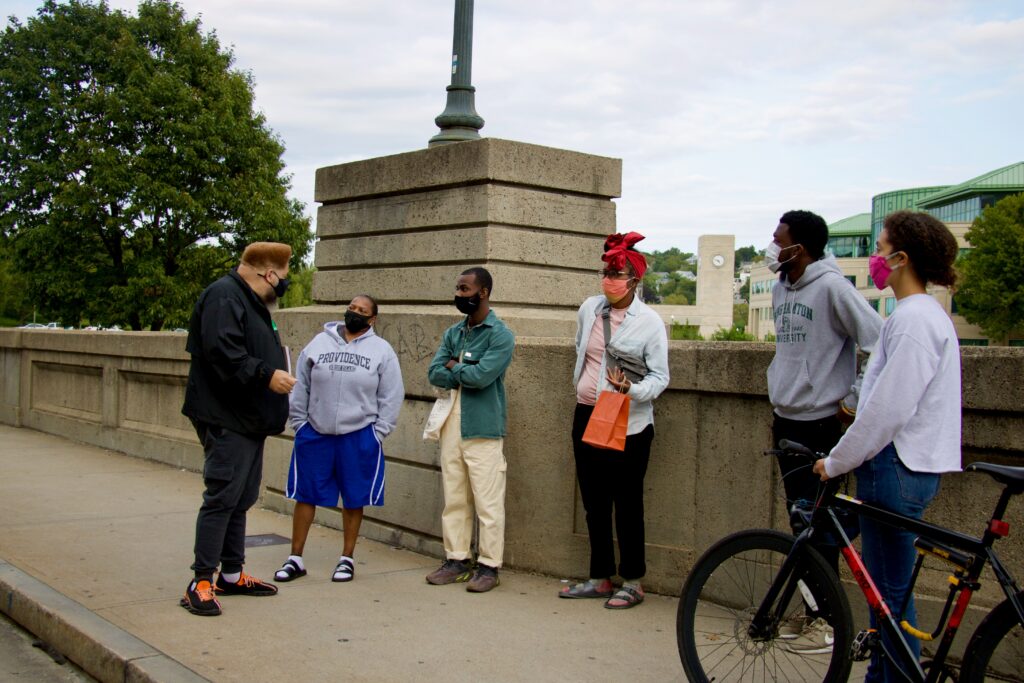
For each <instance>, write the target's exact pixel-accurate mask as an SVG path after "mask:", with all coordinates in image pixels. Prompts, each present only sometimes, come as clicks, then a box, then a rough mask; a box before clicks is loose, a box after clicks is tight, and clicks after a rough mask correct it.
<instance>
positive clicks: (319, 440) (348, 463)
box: [284, 422, 384, 510]
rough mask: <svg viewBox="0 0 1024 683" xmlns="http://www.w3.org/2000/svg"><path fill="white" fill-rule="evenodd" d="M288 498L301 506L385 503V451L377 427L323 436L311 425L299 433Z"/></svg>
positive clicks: (359, 506) (371, 426)
mask: <svg viewBox="0 0 1024 683" xmlns="http://www.w3.org/2000/svg"><path fill="white" fill-rule="evenodd" d="M284 493H285V495H286V496H287V497H288V498H291V499H292V500H295V501H298V502H300V503H309V504H311V505H319V506H321V507H334V506H336V505H337V504H338V496H339V495H340V496H341V500H342V507H345V508H347V509H350V510H351V509H354V508H361V507H365V506H367V505H383V504H384V449H383V448H382V447H381V444H380V440H379V439H378V438H377V432H375V431H374V429H373V425H372V424H370V425H366V426H365V427H363V428H362V429H360V430H359V431H357V432H351V433H350V434H321V433H319V432H318V431H316V430H315V429H313V426H312V425H310V424H309V423H308V422H307V423H306V424H304V425H302V427H300V428H299V431H298V432H296V433H295V446H294V447H293V448H292V462H291V466H290V467H289V468H288V483H287V485H286V486H285V491H284Z"/></svg>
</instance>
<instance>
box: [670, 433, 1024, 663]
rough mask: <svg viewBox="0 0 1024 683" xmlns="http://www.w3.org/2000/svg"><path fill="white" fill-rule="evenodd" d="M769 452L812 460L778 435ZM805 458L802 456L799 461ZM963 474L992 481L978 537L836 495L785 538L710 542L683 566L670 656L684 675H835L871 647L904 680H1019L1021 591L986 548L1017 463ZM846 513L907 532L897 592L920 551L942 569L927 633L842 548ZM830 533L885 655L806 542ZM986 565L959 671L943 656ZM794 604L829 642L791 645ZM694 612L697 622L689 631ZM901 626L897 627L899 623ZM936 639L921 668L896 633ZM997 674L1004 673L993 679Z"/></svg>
mask: <svg viewBox="0 0 1024 683" xmlns="http://www.w3.org/2000/svg"><path fill="white" fill-rule="evenodd" d="M779 446H780V447H781V449H782V450H780V451H774V450H773V451H766V454H773V455H778V454H781V453H786V454H796V455H802V456H806V457H809V458H814V459H816V458H819V457H824V455H822V454H815V453H813V452H811V451H810V450H809V449H807V448H805V447H804V446H802V445H800V444H797V443H793V442H787V441H782V442H780V444H779ZM811 462H813V461H811ZM965 471H967V472H983V473H985V474H988V475H989V476H991V477H992V478H993V479H995V480H996V481H997V482H998V483H1000V484H1003V485H1004V488H1003V491H1002V494H1001V495H1000V497H999V500H998V502H997V503H996V507H995V510H994V511H993V513H992V517H991V518H990V520H989V523H988V526H987V527H986V529H985V532H984V534H983V535H982V536H981V537H980V538H975V537H972V536H969V535H966V534H962V533H960V532H957V531H953V530H951V529H947V528H943V527H940V526H937V525H935V524H931V523H928V522H925V521H922V520H917V519H913V518H910V517H905V516H903V515H900V514H897V513H893V512H890V511H887V510H883V509H881V508H877V507H874V506H871V505H868V504H865V503H863V502H861V501H859V500H857V499H856V498H853V497H850V496H848V495H845V494H841V493H837V494H836V495H835V496H834V497H833V498H832V499H831V500H828V501H823V500H822V499H821V498H819V500H817V501H816V502H815V503H814V507H813V510H812V511H811V514H810V522H809V525H808V526H807V528H805V529H804V530H803V531H802V532H801V533H800V534H799V535H798V536H796V537H795V538H794V537H793V536H792V535H790V534H786V533H782V532H779V531H774V530H770V529H753V530H748V531H741V532H738V533H734V534H731V535H729V536H727V537H725V538H723V539H722V540H720V541H719V542H718V543H716V544H715V545H713V546H712V547H711V548H709V549H708V550H707V552H705V553H704V554H703V555H702V556H701V558H700V559H699V560H697V563H696V564H695V565H694V567H693V569H692V570H691V572H690V574H689V576H688V577H687V579H686V582H685V583H684V584H683V590H682V594H681V597H680V600H679V607H678V611H677V615H676V640H677V644H678V647H679V657H680V660H681V661H682V664H683V669H684V670H685V672H686V675H687V677H688V678H689V680H690V681H694V682H698V683H703V682H704V681H734V680H735V681H761V680H764V681H769V680H780V681H797V680H804V681H818V680H821V681H845V680H847V678H848V677H849V674H850V669H851V667H852V664H853V662H854V661H863V660H866V659H868V658H870V656H871V654H872V652H876V651H877V652H881V653H882V654H883V656H887V657H890V658H891V659H892V661H893V662H894V663H896V664H897V665H898V666H899V668H900V669H901V670H902V672H903V674H904V676H905V677H906V680H908V681H913V682H922V683H924V682H927V683H932V682H933V681H942V680H946V679H947V678H952V679H953V680H959V681H966V682H967V683H975V682H977V681H984V680H1022V678H1021V676H1022V673H1021V669H1022V668H1024V592H1021V590H1020V588H1018V586H1017V584H1016V582H1015V581H1014V579H1013V577H1012V576H1011V575H1010V573H1009V572H1008V571H1007V569H1006V567H1005V566H1004V565H1003V564H1002V562H1000V560H999V557H998V555H996V552H995V550H994V549H993V548H992V545H993V543H994V542H995V540H996V539H998V538H1001V537H1005V536H1006V535H1007V534H1008V533H1009V524H1008V523H1007V522H1005V521H1003V519H1002V518H1003V515H1004V514H1005V512H1006V507H1007V504H1008V503H1009V501H1010V499H1011V498H1012V497H1013V496H1015V495H1018V494H1020V493H1022V492H1024V467H1009V466H1003V465H993V464H989V463H981V462H978V463H973V464H971V465H968V466H967V467H966V468H965ZM850 514H853V515H854V516H857V517H858V518H859V517H867V518H870V519H874V520H877V521H879V522H883V523H886V524H889V525H891V526H895V527H898V528H900V529H906V530H908V531H910V532H912V533H915V534H918V538H917V540H916V541H915V544H914V545H915V548H916V549H917V551H918V557H917V561H916V565H915V568H914V572H913V575H912V578H911V584H910V590H909V591H908V595H909V594H910V593H912V592H913V589H914V585H915V584H916V582H917V579H918V576H919V573H920V570H921V566H922V562H923V560H924V558H925V557H926V556H930V557H936V558H939V559H940V560H941V561H943V562H944V563H946V564H949V565H951V567H952V575H951V576H950V588H949V595H948V596H947V598H946V602H945V606H944V608H943V610H942V614H941V616H940V617H939V624H938V627H936V629H935V630H934V631H932V632H925V631H920V630H918V629H917V628H914V627H913V626H911V625H910V624H909V623H907V622H906V621H905V620H903V619H902V618H901V617H902V614H903V610H904V609H905V608H906V604H904V605H902V606H900V607H899V611H893V609H892V608H891V606H889V605H887V604H886V603H885V601H884V600H883V599H882V596H881V594H880V593H879V591H878V589H877V588H876V587H875V584H874V581H873V580H872V579H871V576H870V574H869V573H868V571H867V569H866V568H865V566H864V563H863V562H862V561H861V558H860V555H859V554H858V553H857V551H856V550H855V549H854V547H853V545H852V544H851V541H850V538H849V535H848V533H847V531H846V529H845V528H844V525H843V523H842V520H841V517H843V516H844V515H846V516H848V515H850ZM825 534H831V538H832V539H834V540H835V541H836V542H837V544H838V545H839V547H840V551H841V553H842V555H843V558H844V559H845V561H846V563H847V565H848V566H849V567H850V570H851V571H852V573H853V576H854V579H855V580H856V583H857V584H858V586H859V587H860V589H861V591H862V592H863V593H864V596H865V598H866V600H867V603H868V606H869V608H870V609H871V610H872V611H873V612H874V614H875V616H876V618H877V623H878V624H879V630H880V631H884V632H885V634H886V635H887V636H888V637H889V639H890V642H891V643H894V644H895V651H894V652H889V651H887V649H886V648H885V647H884V646H883V644H882V637H881V633H880V632H879V631H875V630H872V629H868V630H864V631H860V632H859V633H857V634H856V635H855V634H854V633H853V619H852V616H851V612H850V604H849V601H848V599H847V596H846V592H845V591H844V590H843V588H842V586H841V585H840V582H839V578H838V577H837V576H836V574H835V571H834V570H833V569H832V568H831V567H830V566H829V565H828V563H826V562H825V560H824V559H822V557H821V555H820V554H819V553H818V552H817V551H816V550H815V549H814V548H813V547H812V546H811V545H810V541H811V539H814V538H817V539H819V540H820V539H821V538H822V537H823V536H824V535H825ZM986 564H988V565H990V566H991V567H992V570H993V573H994V574H995V577H996V580H997V582H998V583H999V585H1000V587H1001V588H1002V590H1003V592H1004V593H1005V595H1006V599H1005V600H1003V601H1002V602H1001V603H1000V604H999V605H998V606H996V607H995V608H994V609H993V610H992V611H991V612H989V613H988V615H987V616H986V617H985V618H984V619H983V620H982V622H981V623H980V624H979V626H978V628H977V629H976V630H975V632H974V634H973V636H972V637H971V640H970V641H969V642H968V644H967V647H966V650H965V654H964V657H963V666H962V668H961V669H960V672H959V674H957V672H956V668H955V667H953V666H952V665H951V664H947V662H946V658H947V656H948V655H949V652H950V648H951V646H952V643H953V639H954V638H955V636H956V634H957V631H958V629H959V627H960V624H961V620H962V618H963V616H964V613H965V612H966V610H967V606H968V604H969V602H970V599H971V596H972V595H973V594H974V593H975V592H976V591H977V590H978V589H979V588H980V584H979V581H978V579H979V577H980V575H981V572H982V570H983V568H984V567H985V566H986ZM805 611H810V612H811V613H812V614H815V615H817V616H820V617H822V618H824V619H825V621H826V622H827V624H828V625H830V626H831V628H832V638H833V642H832V648H831V650H830V651H828V652H819V653H817V654H808V653H807V652H800V651H797V650H795V649H794V648H793V647H792V646H791V645H788V644H787V641H786V640H783V639H782V638H781V637H780V634H779V628H780V626H781V625H782V624H784V623H785V622H786V621H787V620H789V619H793V618H794V617H797V618H799V617H800V616H802V615H803V614H804V612H805ZM698 614H699V618H700V624H702V625H703V626H701V627H700V628H698ZM901 622H902V623H901ZM940 635H941V639H940V640H939V642H938V647H937V649H936V651H935V654H934V657H932V658H931V660H930V661H929V662H928V663H927V664H925V665H922V664H921V663H920V662H919V661H918V659H917V658H916V657H915V656H914V655H913V652H912V650H911V649H910V646H909V645H908V642H909V641H908V640H907V638H908V637H914V638H919V639H921V640H935V639H939V637H940ZM1001 676H1005V678H1001Z"/></svg>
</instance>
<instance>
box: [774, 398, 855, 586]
mask: <svg viewBox="0 0 1024 683" xmlns="http://www.w3.org/2000/svg"><path fill="white" fill-rule="evenodd" d="M842 435H843V425H842V423H841V422H840V421H839V418H837V417H835V416H834V415H830V416H829V417H825V418H822V419H820V420H807V421H804V420H790V419H788V418H785V417H779V416H778V415H775V420H774V422H773V423H772V442H773V445H774V446H775V448H778V447H779V441H781V440H782V439H788V440H789V441H796V442H797V443H799V444H803V445H804V446H807V447H808V448H810V449H811V450H812V451H815V452H821V453H824V454H825V455H828V452H829V451H831V450H832V447H833V446H835V445H836V443H838V441H839V438H840V437H841V436H842ZM778 461H779V471H780V472H781V473H782V485H783V487H785V489H786V511H787V513H788V512H789V509H790V506H792V505H793V503H794V502H796V501H797V500H799V499H801V498H803V499H804V500H809V501H811V502H812V503H813V502H814V501H815V500H816V499H817V497H818V496H819V495H820V493H821V491H822V489H823V488H824V491H825V495H826V496H832V495H833V494H834V493H836V491H838V490H839V487H840V485H841V484H842V482H843V481H844V479H845V476H843V477H836V478H834V479H829V480H828V481H827V482H824V483H823V482H822V481H821V477H819V476H818V475H816V474H815V473H814V472H813V471H812V470H811V468H812V467H813V466H814V461H813V460H811V459H809V458H805V457H803V456H787V455H780V456H779V458H778ZM794 531H796V530H795V529H794ZM814 547H815V549H816V550H817V551H818V552H819V553H821V555H822V557H824V558H825V559H826V560H827V561H828V563H829V564H830V565H832V568H833V569H835V570H836V573H837V574H838V572H839V548H838V547H837V546H830V545H820V544H815V546H814Z"/></svg>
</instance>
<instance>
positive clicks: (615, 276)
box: [597, 270, 633, 280]
mask: <svg viewBox="0 0 1024 683" xmlns="http://www.w3.org/2000/svg"><path fill="white" fill-rule="evenodd" d="M597 275H598V277H601V278H608V279H609V280H629V279H631V278H632V277H633V276H632V275H630V274H629V273H628V272H626V271H622V270H599V271H597Z"/></svg>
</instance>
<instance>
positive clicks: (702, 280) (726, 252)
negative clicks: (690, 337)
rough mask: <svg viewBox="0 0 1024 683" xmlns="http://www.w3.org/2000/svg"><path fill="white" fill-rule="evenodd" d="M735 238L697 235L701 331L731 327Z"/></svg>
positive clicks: (730, 236)
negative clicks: (698, 236)
mask: <svg viewBox="0 0 1024 683" xmlns="http://www.w3.org/2000/svg"><path fill="white" fill-rule="evenodd" d="M735 256H736V238H735V237H734V236H733V235H701V236H700V239H699V240H698V241H697V257H698V261H697V308H698V309H699V311H700V314H701V323H700V328H701V334H705V335H707V334H709V333H710V332H714V331H715V330H717V329H718V328H719V327H724V328H726V329H728V328H730V327H732V298H733V280H734V272H735Z"/></svg>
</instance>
